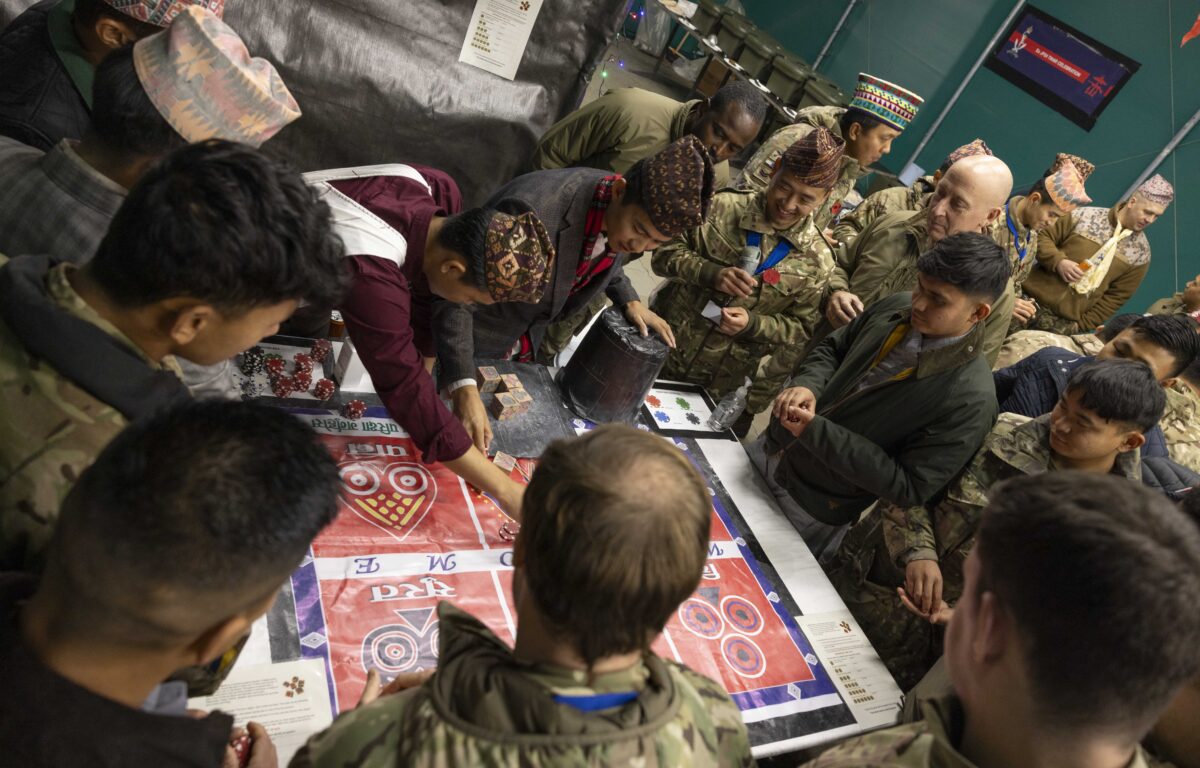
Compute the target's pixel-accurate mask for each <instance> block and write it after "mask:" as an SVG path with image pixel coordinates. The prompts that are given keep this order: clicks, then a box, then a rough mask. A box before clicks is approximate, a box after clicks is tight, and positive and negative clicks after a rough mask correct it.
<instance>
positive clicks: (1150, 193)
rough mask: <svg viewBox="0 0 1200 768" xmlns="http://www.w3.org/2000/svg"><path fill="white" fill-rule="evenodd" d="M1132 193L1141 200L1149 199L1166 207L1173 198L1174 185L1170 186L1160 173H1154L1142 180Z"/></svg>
mask: <svg viewBox="0 0 1200 768" xmlns="http://www.w3.org/2000/svg"><path fill="white" fill-rule="evenodd" d="M1134 194H1135V195H1137V196H1138V197H1140V198H1142V199H1143V200H1149V201H1150V202H1152V203H1154V204H1155V205H1161V206H1162V207H1163V208H1166V207H1167V206H1168V205H1170V204H1171V201H1172V200H1174V199H1175V187H1172V186H1171V182H1169V181H1167V180H1166V179H1164V178H1163V177H1162V175H1161V174H1157V173H1156V174H1154V175H1153V176H1151V177H1150V178H1148V179H1146V180H1145V181H1143V182H1142V186H1140V187H1138V188H1137V190H1136V191H1135V192H1134Z"/></svg>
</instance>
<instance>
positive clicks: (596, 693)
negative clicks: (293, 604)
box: [292, 425, 753, 768]
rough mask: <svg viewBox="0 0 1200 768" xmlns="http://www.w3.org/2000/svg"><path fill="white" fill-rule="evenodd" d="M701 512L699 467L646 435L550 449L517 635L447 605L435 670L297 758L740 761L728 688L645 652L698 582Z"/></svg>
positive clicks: (707, 520) (623, 434)
mask: <svg viewBox="0 0 1200 768" xmlns="http://www.w3.org/2000/svg"><path fill="white" fill-rule="evenodd" d="M598 489H599V490H598ZM571 499H575V500H576V501H570V500H571ZM566 502H570V503H566ZM711 515H712V506H711V501H710V500H709V496H708V491H707V489H706V487H705V485H704V482H703V481H702V480H701V478H700V476H699V474H698V473H697V472H696V470H695V469H694V468H693V467H692V466H691V464H690V463H689V462H688V460H687V458H686V457H685V456H684V455H683V454H682V453H680V452H679V451H678V450H677V449H676V448H675V447H674V446H673V445H671V444H669V443H667V442H665V441H663V440H661V439H659V438H657V437H655V436H653V435H650V434H648V433H645V432H641V431H639V430H636V429H633V428H631V427H627V426H624V425H607V426H603V427H600V428H599V429H596V430H594V431H592V432H589V433H588V434H586V435H584V436H583V437H580V438H575V439H572V440H563V441H559V442H556V443H553V444H551V445H550V447H549V448H547V450H546V451H545V453H544V454H543V455H542V458H541V461H540V463H539V465H538V468H537V471H536V472H534V475H533V478H532V480H531V481H530V484H529V489H528V491H527V492H526V494H525V506H524V508H523V510H522V520H521V530H520V533H519V534H518V535H517V540H516V542H515V544H514V549H513V560H514V572H513V603H514V605H515V608H516V610H515V613H516V616H517V630H516V643H515V645H514V646H513V647H512V648H510V647H509V646H508V645H507V644H506V643H504V642H503V641H502V640H500V639H499V638H497V637H496V636H495V635H494V634H492V633H491V632H490V631H489V630H488V629H486V628H485V627H484V626H483V624H481V623H480V622H479V621H478V620H476V619H475V618H473V617H471V616H469V615H467V614H465V613H463V612H462V611H460V610H458V609H456V608H454V607H452V606H450V605H448V604H446V603H442V604H441V605H440V606H439V608H438V617H439V620H440V624H439V628H438V634H439V656H438V667H437V671H436V672H435V673H434V674H433V676H432V677H431V678H429V679H428V680H427V681H426V682H425V683H424V684H423V685H422V686H421V687H419V688H410V689H409V690H406V691H403V692H401V693H397V694H391V695H386V696H384V697H383V698H381V699H379V700H378V701H375V702H373V703H371V704H368V705H366V706H363V707H360V708H358V709H357V710H354V711H352V712H347V713H344V714H343V715H342V716H341V717H340V718H338V720H337V722H335V723H334V724H333V726H332V727H331V728H329V729H328V730H327V731H325V732H323V733H320V734H317V735H316V736H314V737H313V738H312V739H310V740H309V742H308V744H307V745H306V746H305V747H304V748H303V749H302V750H301V752H300V753H299V754H297V756H296V758H295V760H293V761H292V766H293V768H306V767H308V766H314V767H315V768H333V767H334V766H338V767H339V768H340V766H347V765H354V766H359V767H360V768H384V766H387V767H388V768H391V766H396V765H402V766H420V767H427V768H443V767H444V768H451V766H468V765H469V766H516V765H521V766H528V768H550V767H552V766H563V767H564V768H565V767H567V766H583V765H604V766H614V768H667V767H668V766H711V767H712V768H722V767H725V766H748V765H751V764H752V763H753V760H752V759H751V756H750V744H749V738H748V736H747V732H746V726H745V724H744V723H743V722H742V718H741V714H740V712H739V711H738V708H737V706H736V705H735V704H734V703H733V701H732V700H731V699H730V698H729V695H728V694H727V693H725V691H723V690H722V689H721V686H720V685H719V684H718V683H716V682H714V681H712V680H708V679H707V678H705V677H703V676H701V675H698V674H696V673H695V672H692V671H690V670H688V669H686V668H685V667H682V666H680V665H678V664H675V663H672V662H669V661H665V660H663V659H661V658H659V657H657V656H656V655H654V654H653V653H652V652H651V651H650V650H649V645H650V642H651V641H652V639H653V638H654V637H656V636H657V635H658V634H659V633H660V632H661V631H662V628H663V626H664V624H665V623H666V621H667V619H668V618H669V617H670V616H671V615H672V614H674V613H675V611H676V610H677V608H678V606H679V604H680V603H681V602H682V601H683V600H685V599H687V598H688V597H689V596H690V595H692V594H694V591H695V589H696V588H697V586H699V582H700V574H701V571H702V570H703V568H704V563H705V559H706V557H707V552H708V532H709V528H710V527H711V525H712V521H711ZM631 516H632V517H631ZM634 518H636V519H637V520H638V521H639V523H638V535H636V536H631V535H629V529H628V524H629V521H630V520H631V519H634ZM613 563H617V564H619V567H618V568H617V569H616V570H614V569H613V565H612V564H613ZM650 563H654V564H655V565H653V566H652V567H647V566H648V564H650ZM598 605H605V606H609V607H610V608H611V609H612V610H604V611H597V610H596V606H598ZM614 616H620V617H622V618H621V619H620V620H616V621H615V620H614V618H613V617H614ZM601 669H602V670H605V671H593V670H601Z"/></svg>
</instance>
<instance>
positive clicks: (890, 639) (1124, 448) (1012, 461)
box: [830, 360, 1165, 690]
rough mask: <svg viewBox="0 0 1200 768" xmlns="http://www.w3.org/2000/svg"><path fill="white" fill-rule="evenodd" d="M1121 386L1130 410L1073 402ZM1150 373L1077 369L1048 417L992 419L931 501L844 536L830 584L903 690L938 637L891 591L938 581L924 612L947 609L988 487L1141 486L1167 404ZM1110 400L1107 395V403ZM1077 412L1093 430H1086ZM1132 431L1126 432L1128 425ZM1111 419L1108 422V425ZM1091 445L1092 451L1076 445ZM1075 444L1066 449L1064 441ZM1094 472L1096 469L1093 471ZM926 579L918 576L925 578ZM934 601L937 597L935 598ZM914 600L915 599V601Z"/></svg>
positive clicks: (934, 650) (875, 515)
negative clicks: (1096, 478) (1065, 476)
mask: <svg viewBox="0 0 1200 768" xmlns="http://www.w3.org/2000/svg"><path fill="white" fill-rule="evenodd" d="M1126 383H1127V384H1128V385H1129V386H1130V387H1132V390H1131V391H1136V392H1138V393H1139V394H1140V395H1142V396H1143V397H1141V398H1140V399H1139V400H1138V401H1133V400H1132V399H1131V401H1130V402H1101V403H1095V405H1096V409H1095V411H1087V409H1084V408H1083V406H1082V404H1081V403H1080V400H1081V399H1082V398H1083V397H1084V396H1085V395H1087V396H1088V397H1090V398H1091V399H1092V400H1093V401H1094V400H1095V399H1096V398H1097V397H1102V396H1103V395H1104V394H1105V393H1108V392H1111V391H1112V387H1113V386H1114V385H1116V386H1119V385H1122V384H1126ZM1162 391H1163V390H1162V387H1161V386H1159V385H1158V382H1157V381H1156V380H1155V379H1154V375H1153V374H1152V373H1150V371H1149V369H1148V368H1146V367H1145V366H1143V365H1141V364H1140V363H1134V362H1131V361H1124V360H1121V361H1116V360H1112V361H1099V362H1094V363H1088V364H1087V365H1085V366H1084V367H1081V368H1080V369H1079V370H1078V371H1076V373H1075V374H1074V375H1073V376H1072V377H1071V382H1070V384H1069V385H1068V390H1067V393H1066V395H1065V397H1064V399H1063V402H1062V403H1060V404H1059V406H1058V407H1056V408H1055V410H1054V412H1053V413H1050V414H1047V415H1045V416H1041V417H1038V418H1037V419H1032V420H1030V419H1028V418H1027V417H1024V416H1019V415H1017V414H1012V413H1004V414H1001V415H1000V419H999V421H998V422H997V423H996V426H995V428H994V429H993V430H992V433H991V434H990V435H989V436H988V438H987V440H985V441H984V444H983V447H982V448H981V449H980V451H979V453H977V454H976V455H975V458H974V459H972V460H971V463H969V464H968V465H967V466H966V468H965V469H963V471H962V472H960V473H959V474H958V476H957V477H956V478H955V479H954V480H951V481H950V483H949V484H948V485H947V486H946V488H945V490H944V491H943V492H942V494H941V496H940V497H939V498H938V500H937V501H935V502H933V503H930V504H927V505H925V506H918V507H909V508H907V509H904V508H900V507H897V506H895V505H891V504H887V505H881V506H880V507H878V508H877V509H876V510H875V511H873V512H872V513H871V514H870V515H869V516H868V517H866V518H864V519H863V520H862V521H860V522H859V523H858V524H857V525H855V526H854V528H853V529H851V531H850V533H849V534H848V535H847V536H846V539H845V541H844V542H843V544H842V547H841V549H840V550H839V551H838V554H837V558H836V559H835V561H834V564H833V566H832V567H831V569H830V580H831V581H832V582H833V585H834V587H835V588H836V589H837V590H838V594H840V595H841V596H842V599H843V600H844V601H845V602H846V606H847V607H848V608H849V609H850V611H851V612H852V613H853V614H854V617H855V619H857V620H858V623H859V625H860V626H862V628H863V631H864V632H865V633H866V634H867V637H869V638H870V640H871V644H872V645H873V646H874V647H875V650H876V651H878V652H879V655H880V657H881V658H882V659H883V661H884V663H885V664H887V666H888V669H889V670H890V671H891V673H892V674H893V675H894V676H895V678H896V682H897V683H898V684H899V685H900V687H901V688H902V689H904V690H908V689H909V688H912V687H913V686H914V685H916V684H917V682H918V681H920V679H921V677H922V676H923V675H924V674H925V673H926V672H927V671H928V670H929V667H930V666H931V665H932V664H933V662H934V661H936V660H937V657H938V656H939V655H941V650H942V649H941V632H940V631H939V630H938V629H937V628H936V627H931V626H930V623H929V621H928V620H926V619H923V618H921V617H919V616H916V615H914V614H913V613H911V612H909V611H908V610H907V609H905V607H904V606H903V604H902V603H901V602H900V600H898V599H897V595H896V589H897V588H898V587H901V586H905V587H906V589H908V590H909V591H910V592H912V591H913V587H914V584H918V583H921V581H922V579H923V578H924V579H930V578H931V579H936V582H937V583H938V584H939V585H940V587H938V588H937V589H934V590H932V593H931V594H933V595H934V597H933V598H932V600H931V604H932V605H933V606H934V607H936V606H937V605H938V603H939V602H940V601H944V602H946V603H953V602H954V601H955V600H957V599H958V597H959V595H960V594H961V592H962V585H963V562H964V560H965V559H966V557H967V554H968V553H969V552H970V551H971V548H972V547H973V546H974V543H975V530H976V528H977V526H978V524H979V517H980V515H981V514H982V512H983V509H984V507H986V506H987V503H988V497H989V494H990V491H991V489H992V487H993V486H995V485H996V484H998V483H1000V482H1001V481H1003V480H1008V479H1010V478H1014V477H1028V476H1033V475H1037V474H1041V473H1043V472H1048V471H1050V470H1051V469H1056V468H1068V467H1071V466H1076V465H1077V462H1078V463H1081V464H1079V465H1082V464H1083V463H1086V464H1088V465H1090V466H1094V465H1093V464H1091V463H1092V462H1096V463H1098V464H1099V465H1100V466H1103V464H1104V463H1106V459H1107V463H1108V468H1107V469H1100V470H1098V471H1100V472H1111V473H1112V474H1115V475H1120V476H1122V477H1126V478H1128V479H1129V480H1130V481H1132V482H1135V483H1139V484H1140V483H1141V471H1140V463H1139V451H1138V448H1139V447H1140V446H1141V444H1142V443H1143V442H1144V440H1145V438H1144V437H1143V435H1142V433H1143V432H1145V431H1146V430H1147V429H1150V428H1151V427H1153V426H1154V424H1155V423H1156V422H1157V421H1158V419H1159V417H1160V416H1161V415H1162V411H1163V407H1164V404H1165V396H1164V395H1163V394H1162ZM1110 396H1111V395H1110ZM1081 413H1087V414H1089V418H1091V419H1097V418H1098V419H1099V420H1100V424H1099V425H1098V426H1097V425H1093V426H1092V427H1090V428H1084V427H1081V426H1079V424H1078V423H1077V419H1078V416H1079V415H1080V414H1081ZM1135 417H1136V418H1138V419H1139V420H1140V423H1137V424H1134V423H1132V419H1133V418H1135ZM1110 420H1111V423H1110ZM1052 427H1053V429H1054V431H1055V432H1056V433H1058V432H1062V433H1063V438H1062V439H1063V441H1064V442H1063V443H1060V445H1061V446H1062V447H1061V448H1055V447H1054V446H1053V445H1052V443H1051V437H1050V435H1051V429H1052ZM1089 438H1090V439H1091V440H1092V441H1093V442H1092V445H1094V446H1095V448H1094V455H1093V454H1091V453H1088V454H1085V453H1082V452H1081V450H1093V449H1092V448H1091V446H1086V444H1084V441H1085V440H1087V439H1089ZM1065 441H1073V442H1065ZM1092 471H1097V470H1092ZM930 568H931V569H932V571H933V572H934V573H935V575H933V576H924V575H923V573H922V571H923V570H924V569H930ZM938 592H940V597H939V596H938V595H937V593H938ZM919 597H920V596H919V595H914V596H913V600H914V602H916V601H917V600H918V598H919Z"/></svg>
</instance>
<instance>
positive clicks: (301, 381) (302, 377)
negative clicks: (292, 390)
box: [292, 371, 312, 392]
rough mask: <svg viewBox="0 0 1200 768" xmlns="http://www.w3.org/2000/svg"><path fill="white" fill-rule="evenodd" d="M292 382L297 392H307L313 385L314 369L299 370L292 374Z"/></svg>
mask: <svg viewBox="0 0 1200 768" xmlns="http://www.w3.org/2000/svg"><path fill="white" fill-rule="evenodd" d="M292 383H293V384H295V386H296V391H297V392H307V391H308V388H309V387H311V386H312V371H297V372H296V373H295V374H293V375H292Z"/></svg>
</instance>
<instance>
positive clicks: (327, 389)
mask: <svg viewBox="0 0 1200 768" xmlns="http://www.w3.org/2000/svg"><path fill="white" fill-rule="evenodd" d="M336 391H337V384H334V383H333V379H321V380H320V381H318V382H317V386H315V387H313V396H314V397H316V398H317V399H318V400H321V401H325V400H328V399H329V398H331V397H333V393H334V392H336Z"/></svg>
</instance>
